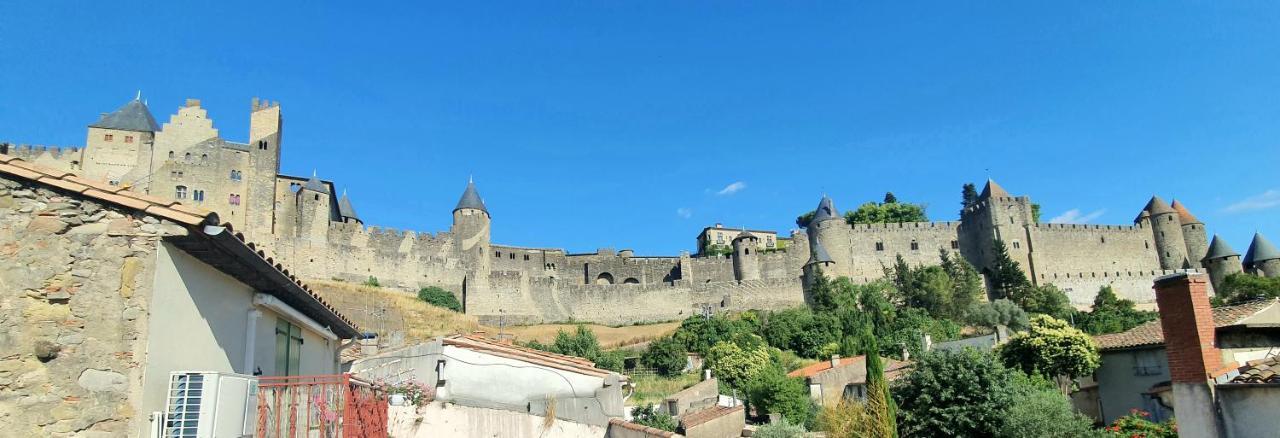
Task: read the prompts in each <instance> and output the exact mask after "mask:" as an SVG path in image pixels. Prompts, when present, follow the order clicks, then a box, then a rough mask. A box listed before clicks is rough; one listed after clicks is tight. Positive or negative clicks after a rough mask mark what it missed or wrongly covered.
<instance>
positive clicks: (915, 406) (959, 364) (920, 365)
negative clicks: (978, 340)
mask: <svg viewBox="0 0 1280 438" xmlns="http://www.w3.org/2000/svg"><path fill="white" fill-rule="evenodd" d="M1016 375H1017V371H1014V370H1010V369H1008V368H1005V366H1004V365H1003V364H1001V363H1000V361H999V360H998V359H997V358H996V357H995V356H994V355H992V354H990V353H986V352H980V351H977V350H973V349H964V350H961V351H936V352H930V353H928V354H925V355H922V356H920V357H919V359H918V360H917V361H916V363H915V366H914V367H913V368H912V369H911V371H909V372H908V373H907V374H906V375H905V376H903V377H902V378H900V379H898V380H897V381H896V382H895V384H894V385H893V391H892V394H893V397H894V400H895V401H896V402H897V405H898V407H899V410H898V427H899V431H900V432H901V434H902V436H912V437H953V436H994V435H996V434H997V433H998V432H999V431H1000V428H1001V427H1002V426H1003V425H1004V417H1005V415H1004V413H1005V411H1007V410H1008V409H1009V407H1010V406H1011V405H1012V403H1013V400H1014V396H1015V395H1016V392H1015V389H1016V387H1015V382H1014V378H1015V376H1016Z"/></svg>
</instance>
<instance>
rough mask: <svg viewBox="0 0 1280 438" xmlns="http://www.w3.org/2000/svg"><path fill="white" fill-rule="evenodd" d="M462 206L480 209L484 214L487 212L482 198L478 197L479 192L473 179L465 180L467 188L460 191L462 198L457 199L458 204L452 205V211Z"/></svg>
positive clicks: (462, 207)
mask: <svg viewBox="0 0 1280 438" xmlns="http://www.w3.org/2000/svg"><path fill="white" fill-rule="evenodd" d="M464 208H470V209H474V210H480V211H483V212H485V214H488V213H489V209H487V208H485V207H484V200H483V199H480V192H478V191H476V182H475V180H471V179H468V180H467V189H466V190H463V191H462V198H461V199H458V206H457V207H454V208H453V211H458V210H461V209H464Z"/></svg>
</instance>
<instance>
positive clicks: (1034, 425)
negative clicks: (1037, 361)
mask: <svg viewBox="0 0 1280 438" xmlns="http://www.w3.org/2000/svg"><path fill="white" fill-rule="evenodd" d="M1030 380H1032V379H1027V378H1025V377H1023V378H1021V379H1015V381H1016V382H1021V384H1019V385H1018V388H1017V391H1016V394H1015V395H1014V397H1013V403H1012V405H1010V406H1009V409H1008V410H1007V411H1006V412H1005V414H1004V418H1005V423H1004V426H1003V427H1001V428H1000V433H999V435H998V437H1000V438H1024V437H1046V438H1088V437H1101V436H1105V434H1104V433H1103V432H1102V431H1099V430H1096V429H1094V428H1093V420H1092V419H1090V418H1088V417H1085V416H1084V415H1080V414H1079V413H1077V412H1076V411H1075V408H1073V407H1072V406H1071V403H1070V402H1069V401H1068V400H1067V398H1066V397H1065V396H1063V395H1062V394H1061V393H1059V392H1058V391H1056V390H1055V389H1054V388H1053V384H1052V383H1050V382H1048V381H1046V380H1043V379H1038V380H1039V381H1038V382H1036V383H1032V382H1029V381H1030Z"/></svg>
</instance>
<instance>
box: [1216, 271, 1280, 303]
mask: <svg viewBox="0 0 1280 438" xmlns="http://www.w3.org/2000/svg"><path fill="white" fill-rule="evenodd" d="M1219 289H1220V290H1217V291H1215V292H1217V294H1216V295H1217V296H1216V297H1214V303H1215V304H1216V305H1235V304H1242V303H1247V302H1250V301H1257V300H1262V299H1267V298H1276V297H1280V277H1269V278H1268V277H1261V276H1257V275H1251V274H1245V273H1235V274H1231V275H1228V276H1227V277H1226V278H1225V279H1223V281H1222V287H1220V288H1219Z"/></svg>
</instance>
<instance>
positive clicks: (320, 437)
mask: <svg viewBox="0 0 1280 438" xmlns="http://www.w3.org/2000/svg"><path fill="white" fill-rule="evenodd" d="M255 436H258V437H264V438H276V437H283V438H296V437H307V438H339V437H341V438H369V437H377V438H385V437H386V436H387V396H386V392H385V391H384V390H383V389H382V388H380V387H377V386H374V385H371V384H369V383H368V382H365V381H363V380H360V379H357V378H354V377H351V375H350V374H333V375H320V376H281V377H259V378H258V427H257V433H256V434H255Z"/></svg>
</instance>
